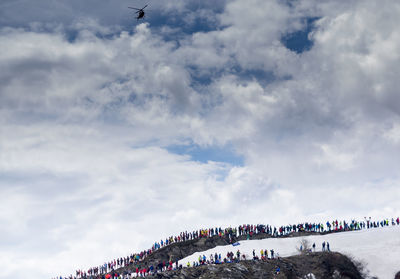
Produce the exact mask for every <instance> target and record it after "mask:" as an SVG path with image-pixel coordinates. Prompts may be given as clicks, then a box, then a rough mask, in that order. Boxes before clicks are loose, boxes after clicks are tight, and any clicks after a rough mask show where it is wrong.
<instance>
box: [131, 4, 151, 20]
mask: <svg viewBox="0 0 400 279" xmlns="http://www.w3.org/2000/svg"><path fill="white" fill-rule="evenodd" d="M147 6H148V5H146V6H144V7H143V8H141V9H138V8H134V7H128V8H129V9H133V10H136V12H135V14H138V15H137V17H136V20H139V19H141V18H144V8H146V7H147Z"/></svg>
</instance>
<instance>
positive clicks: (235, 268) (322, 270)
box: [147, 253, 362, 279]
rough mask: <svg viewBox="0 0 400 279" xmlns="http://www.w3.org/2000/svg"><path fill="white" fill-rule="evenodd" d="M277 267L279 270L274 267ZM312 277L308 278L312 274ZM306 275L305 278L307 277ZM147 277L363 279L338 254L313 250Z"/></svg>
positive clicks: (170, 278)
mask: <svg viewBox="0 0 400 279" xmlns="http://www.w3.org/2000/svg"><path fill="white" fill-rule="evenodd" d="M278 267H279V269H280V272H279V273H277V272H276V270H277V268H278ZM311 274H312V275H314V276H315V277H311V276H312V275H311ZM307 276H308V277H307ZM147 278H157V279H178V278H179V279H194V278H209V279H223V278H226V279H227V278H232V279H236V278H237V279H256V278H257V279H258V278H260V279H261V278H263V279H266V278H288V279H290V278H293V279H295V278H296V279H297V278H326V279H328V278H343V279H346V278H347V279H362V275H361V274H360V272H359V271H358V270H357V268H356V266H355V265H354V264H353V263H352V262H351V260H350V259H348V258H347V257H346V256H344V255H341V254H339V253H312V254H308V255H305V254H304V255H298V256H293V257H288V258H281V259H273V260H268V261H241V262H239V263H227V264H220V265H203V266H199V267H195V268H184V269H181V270H175V271H169V272H164V273H162V274H161V273H160V274H156V275H154V276H150V277H147Z"/></svg>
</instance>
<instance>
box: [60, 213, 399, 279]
mask: <svg viewBox="0 0 400 279" xmlns="http://www.w3.org/2000/svg"><path fill="white" fill-rule="evenodd" d="M390 225H392V226H394V225H400V219H399V217H397V218H396V219H395V218H392V219H391V220H389V219H384V220H379V221H372V220H371V217H370V218H364V220H362V221H356V220H352V221H351V222H346V221H338V220H332V221H327V222H326V223H308V222H305V223H299V224H293V225H286V226H280V227H275V226H271V225H263V224H257V225H249V224H245V225H240V226H238V227H234V228H232V227H229V228H225V229H222V228H221V227H219V228H218V227H217V228H208V229H200V230H196V231H192V232H187V231H185V232H181V233H180V234H179V235H176V236H170V237H167V238H165V239H162V240H160V241H158V242H155V243H154V244H153V245H152V247H151V248H150V249H147V250H143V251H141V252H139V253H132V254H131V255H129V256H126V257H121V258H117V259H114V260H111V261H108V262H105V263H104V264H102V265H99V266H96V267H91V268H89V269H88V270H81V269H79V270H76V274H75V275H74V276H73V275H72V274H71V275H70V276H68V277H62V276H59V277H55V278H53V279H97V278H101V279H109V278H111V279H114V278H118V279H119V278H124V279H125V278H130V277H128V276H131V275H130V274H134V276H146V275H148V274H152V273H155V272H162V271H165V270H172V269H178V268H182V266H179V265H178V261H176V262H175V263H173V262H172V261H163V262H160V263H159V264H157V265H155V266H154V265H150V266H149V267H145V268H142V267H140V263H141V262H143V260H144V259H146V258H147V257H148V256H149V255H151V254H152V253H154V252H155V251H157V250H159V249H162V248H164V247H166V246H169V245H171V244H173V243H177V242H184V241H191V240H195V239H199V238H207V237H224V238H225V239H226V240H228V241H229V243H233V241H236V240H237V239H238V238H243V237H245V238H247V239H251V238H252V237H253V236H254V235H259V234H265V236H264V237H265V238H266V237H285V236H287V235H290V234H293V233H299V232H300V233H301V232H314V233H332V232H341V231H354V230H362V229H371V228H379V227H385V226H390ZM313 250H314V251H315V243H314V244H313ZM322 251H330V247H329V243H325V242H324V243H322ZM238 253H239V254H238ZM243 256H244V257H245V255H242V259H246V258H243ZM255 257H256V254H255V251H253V259H254V258H255ZM257 257H258V256H257ZM274 257H275V254H274V251H273V250H270V256H268V250H266V249H265V250H261V251H260V258H261V259H262V260H266V259H270V258H272V259H273V258H274ZM240 259H241V258H240V251H239V250H238V251H237V252H236V257H235V255H234V254H233V253H228V254H227V255H226V257H224V259H221V255H220V254H219V255H217V254H215V255H211V256H210V258H209V259H207V258H206V257H205V256H204V257H202V258H199V262H198V263H196V262H194V263H193V264H192V265H191V263H188V264H187V265H186V266H187V267H190V266H198V265H199V264H206V263H212V264H215V263H226V262H233V261H237V260H240ZM122 267H130V268H129V269H130V270H131V271H132V272H131V273H128V272H125V273H124V274H119V273H118V272H116V270H118V269H119V268H122Z"/></svg>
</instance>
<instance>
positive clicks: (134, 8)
mask: <svg viewBox="0 0 400 279" xmlns="http://www.w3.org/2000/svg"><path fill="white" fill-rule="evenodd" d="M128 8H129V9H134V10H138V11H140V10H141V9H138V8H133V7H128Z"/></svg>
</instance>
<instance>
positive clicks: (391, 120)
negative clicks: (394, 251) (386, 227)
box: [0, 0, 400, 278]
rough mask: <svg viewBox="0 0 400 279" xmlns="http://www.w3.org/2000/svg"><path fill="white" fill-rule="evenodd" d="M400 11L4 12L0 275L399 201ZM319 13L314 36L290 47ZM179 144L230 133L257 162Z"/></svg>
mask: <svg viewBox="0 0 400 279" xmlns="http://www.w3.org/2000/svg"><path fill="white" fill-rule="evenodd" d="M15 3H16V4H12V3H11V2H7V3H6V2H5V4H3V8H5V9H3V13H4V10H5V11H9V14H8V17H10V16H11V15H12V14H14V12H15V11H14V9H15V5H17V6H18V5H22V4H25V5H27V2H24V1H20V2H15ZM42 3H45V1H43V2H40V4H39V6H40V5H42ZM71 3H72V2H71ZM221 3H222V2H221ZM125 4H126V3H123V5H125ZM4 5H5V6H4ZM54 5H56V4H54ZM76 5H77V4H75V3H72V4H70V5H65V6H64V7H62V8H60V7H59V6H58V4H57V5H56V6H54V10H55V11H56V12H55V14H57V13H64V12H65V11H67V10H72V11H76ZM121 5H122V4H121ZM151 6H154V3H153V4H152V5H151ZM103 8H104V7H103ZM109 8H110V7H109ZM124 8H125V6H124ZM175 8H176V9H175ZM213 9H214V10H213ZM399 9H400V5H399V4H396V3H394V2H392V1H383V2H382V3H381V2H380V3H379V7H378V6H377V3H376V2H375V1H350V2H347V3H340V4H339V3H337V1H324V2H323V3H321V2H320V1H311V0H310V1H294V2H293V1H290V2H289V3H285V4H284V3H282V1H258V0H252V1H240V0H235V1H226V2H223V3H222V4H218V5H217V6H216V7H213V6H212V2H211V1H207V2H204V3H203V4H202V5H200V4H199V3H198V2H196V1H189V2H183V1H166V2H165V3H164V2H163V4H162V7H160V8H159V9H155V10H153V17H154V16H155V15H156V14H157V15H160V18H163V16H165V15H170V14H168V13H175V14H176V16H177V17H176V19H175V21H174V20H173V19H171V18H168V20H169V21H168V22H172V23H174V22H175V23H177V22H178V20H181V21H182V22H185V24H187V26H179V25H173V26H170V27H169V26H164V27H161V28H159V27H155V28H153V25H154V26H160V23H158V22H155V21H154V22H153V23H152V22H151V20H150V24H149V23H138V24H137V25H136V27H134V28H132V29H129V30H126V27H123V26H122V25H123V24H124V23H126V21H125V19H124V18H122V19H121V21H120V22H118V21H117V20H115V19H110V17H107V16H105V14H106V13H105V11H104V10H102V9H100V10H99V9H95V10H94V11H91V12H88V10H89V9H88V6H84V7H82V9H81V12H80V13H82V14H83V15H85V16H82V14H80V13H78V14H77V15H76V16H74V15H72V14H71V13H67V14H66V16H65V17H61V16H60V20H59V21H56V20H54V19H52V18H53V16H54V15H51V14H47V15H43V18H42V19H43V21H41V20H35V21H36V22H35V23H32V22H31V20H30V18H31V17H30V16H27V17H26V20H25V21H24V20H22V19H21V18H19V19H18V18H17V19H15V20H13V21H10V24H9V25H7V24H5V23H4V21H0V23H1V24H2V25H1V26H2V27H1V30H0V49H1V50H2V51H1V52H0V116H1V117H0V124H1V125H0V135H1V138H0V209H1V210H0V222H1V224H2V227H3V228H4V230H2V231H1V232H0V247H1V249H0V251H1V252H0V259H2V262H3V263H5V266H6V267H5V268H3V269H2V271H1V273H0V277H1V278H8V277H10V276H13V277H15V278H23V277H24V276H26V272H28V273H30V274H32V277H33V278H43V277H46V276H48V277H50V276H55V275H56V274H58V273H62V274H66V273H68V272H73V270H74V268H80V267H89V266H91V265H95V264H101V263H102V262H103V261H105V260H108V259H110V258H112V257H115V256H123V255H125V254H128V253H130V252H132V251H137V250H139V249H144V248H147V247H148V246H149V245H151V243H152V242H153V241H155V240H158V239H159V238H161V237H166V236H168V235H170V234H174V233H179V232H180V230H184V229H188V230H190V229H195V228H200V227H203V226H215V225H221V226H225V225H226V226H227V225H237V224H239V223H243V222H246V223H248V222H254V223H258V222H265V223H273V224H282V223H291V222H296V221H301V220H310V219H311V220H323V219H324V218H353V217H357V218H360V217H363V216H364V215H372V216H376V217H380V216H387V217H390V215H396V214H399V213H400V211H399V210H400V209H399V207H398V205H397V204H398V198H399V197H400V192H399V190H397V188H398V184H399V182H400V177H399V175H398V166H399V159H398V158H400V150H399V142H400V140H399V138H400V137H399V123H400V119H399V112H400V111H399V107H400V106H399V105H400V98H399V97H398V94H397V88H399V84H398V83H399V81H398V78H397V77H398V74H399V66H398V65H400V63H399V55H398V53H400V49H399V48H400V35H399V31H398V28H397V26H398V25H399V19H398V16H397V15H398V11H399ZM116 10H117V9H116V8H115V7H113V8H112V9H111V8H110V13H111V14H113V15H116V13H117V12H116ZM161 10H162V12H160V11H161ZM149 11H150V10H149ZM196 11H199V13H198V14H197V13H196ZM33 12H34V11H32V13H33ZM149 13H151V12H149ZM33 14H34V13H33ZM179 16H181V17H179ZM311 17H312V18H318V19H317V20H315V21H314V22H313V26H314V28H313V30H312V32H311V33H310V34H308V36H309V38H310V39H311V40H312V41H313V46H312V48H311V49H310V50H309V51H306V52H302V53H296V52H293V51H291V50H289V49H288V48H286V46H285V44H284V43H283V42H282V40H281V38H282V36H284V35H285V34H287V33H291V32H295V31H298V30H304V29H305V28H306V26H305V25H306V24H305V22H306V21H305V19H306V18H311ZM68 18H69V19H68ZM181 21H179V22H181ZM199 21H200V22H202V23H203V24H205V25H207V24H208V25H207V28H204V29H200V30H199V31H198V32H194V31H193V32H190V30H189V31H188V30H186V29H185V30H184V28H185V27H187V28H189V26H192V27H193V26H195V25H196V22H199ZM20 22H23V24H21V26H19V24H20ZM106 23H107V24H106ZM152 24H153V25H152ZM177 24H178V23H177ZM210 26H211V27H212V28H211V27H210ZM193 28H194V27H193ZM210 28H211V29H212V30H209V29H210ZM189 29H190V28H189ZM70 30H74V32H75V33H74V35H73V37H71V34H70ZM121 30H126V31H121ZM171 145H189V146H190V145H193V146H199V147H200V148H204V147H208V146H212V147H216V148H219V149H221V150H224V148H225V147H226V146H232V149H233V150H234V151H235V152H236V153H237V154H238V155H240V156H242V157H243V161H244V164H243V165H242V166H235V165H234V164H233V163H231V162H229V160H228V161H223V162H215V161H212V160H199V159H198V158H196V156H195V155H193V156H190V155H189V154H181V155H178V154H174V153H173V152H172V151H168V150H169V149H168V147H169V146H171ZM321 200H323V202H321ZM21 265H23V266H24V267H25V269H24V270H20V269H19V267H20V266H21Z"/></svg>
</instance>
